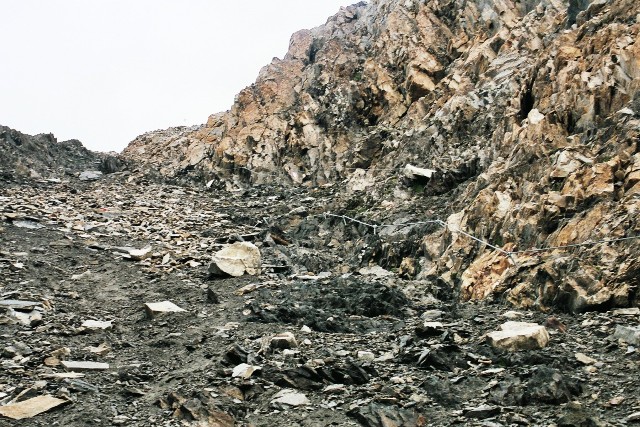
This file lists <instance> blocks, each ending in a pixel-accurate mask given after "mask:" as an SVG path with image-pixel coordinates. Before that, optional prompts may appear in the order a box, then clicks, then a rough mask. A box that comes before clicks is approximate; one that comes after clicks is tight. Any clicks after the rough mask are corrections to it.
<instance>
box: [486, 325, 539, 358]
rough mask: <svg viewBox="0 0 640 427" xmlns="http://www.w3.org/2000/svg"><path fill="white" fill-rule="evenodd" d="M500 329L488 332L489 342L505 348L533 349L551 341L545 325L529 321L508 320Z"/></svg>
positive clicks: (515, 349)
mask: <svg viewBox="0 0 640 427" xmlns="http://www.w3.org/2000/svg"><path fill="white" fill-rule="evenodd" d="M500 329H501V330H500V331H495V332H491V333H489V334H487V339H488V341H489V343H490V344H491V345H492V346H493V347H495V348H501V349H503V350H509V351H518V350H533V349H538V348H544V347H546V346H547V344H548V343H549V333H548V332H547V329H546V328H545V327H544V326H541V325H538V324H536V323H528V322H506V323H504V324H502V325H501V326H500Z"/></svg>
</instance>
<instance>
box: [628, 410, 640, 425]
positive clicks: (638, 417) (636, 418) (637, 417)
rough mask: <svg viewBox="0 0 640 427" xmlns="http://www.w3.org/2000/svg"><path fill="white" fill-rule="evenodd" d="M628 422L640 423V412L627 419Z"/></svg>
mask: <svg viewBox="0 0 640 427" xmlns="http://www.w3.org/2000/svg"><path fill="white" fill-rule="evenodd" d="M627 421H628V422H636V421H638V422H640V411H639V412H634V413H633V414H631V415H629V416H628V417H627Z"/></svg>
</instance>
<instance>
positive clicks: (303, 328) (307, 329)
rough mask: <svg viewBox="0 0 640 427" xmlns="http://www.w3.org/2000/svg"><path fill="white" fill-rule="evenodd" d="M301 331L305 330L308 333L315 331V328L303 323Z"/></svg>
mask: <svg viewBox="0 0 640 427" xmlns="http://www.w3.org/2000/svg"><path fill="white" fill-rule="evenodd" d="M300 332H304V333H307V334H308V333H311V332H313V330H312V329H311V328H310V327H308V326H307V325H302V328H300Z"/></svg>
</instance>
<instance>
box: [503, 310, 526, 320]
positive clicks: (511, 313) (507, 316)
mask: <svg viewBox="0 0 640 427" xmlns="http://www.w3.org/2000/svg"><path fill="white" fill-rule="evenodd" d="M522 316H524V314H523V313H520V312H519V311H513V310H511V311H507V312H506V313H504V314H503V315H502V317H504V318H505V319H509V320H515V319H519V318H521V317H522Z"/></svg>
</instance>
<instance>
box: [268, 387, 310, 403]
mask: <svg viewBox="0 0 640 427" xmlns="http://www.w3.org/2000/svg"><path fill="white" fill-rule="evenodd" d="M310 404H311V401H309V398H307V396H306V395H304V394H302V393H298V392H296V391H295V390H290V389H284V390H281V391H279V392H278V393H276V394H275V395H274V396H273V399H272V400H271V405H272V406H274V407H281V406H284V407H287V406H306V405H310Z"/></svg>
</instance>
